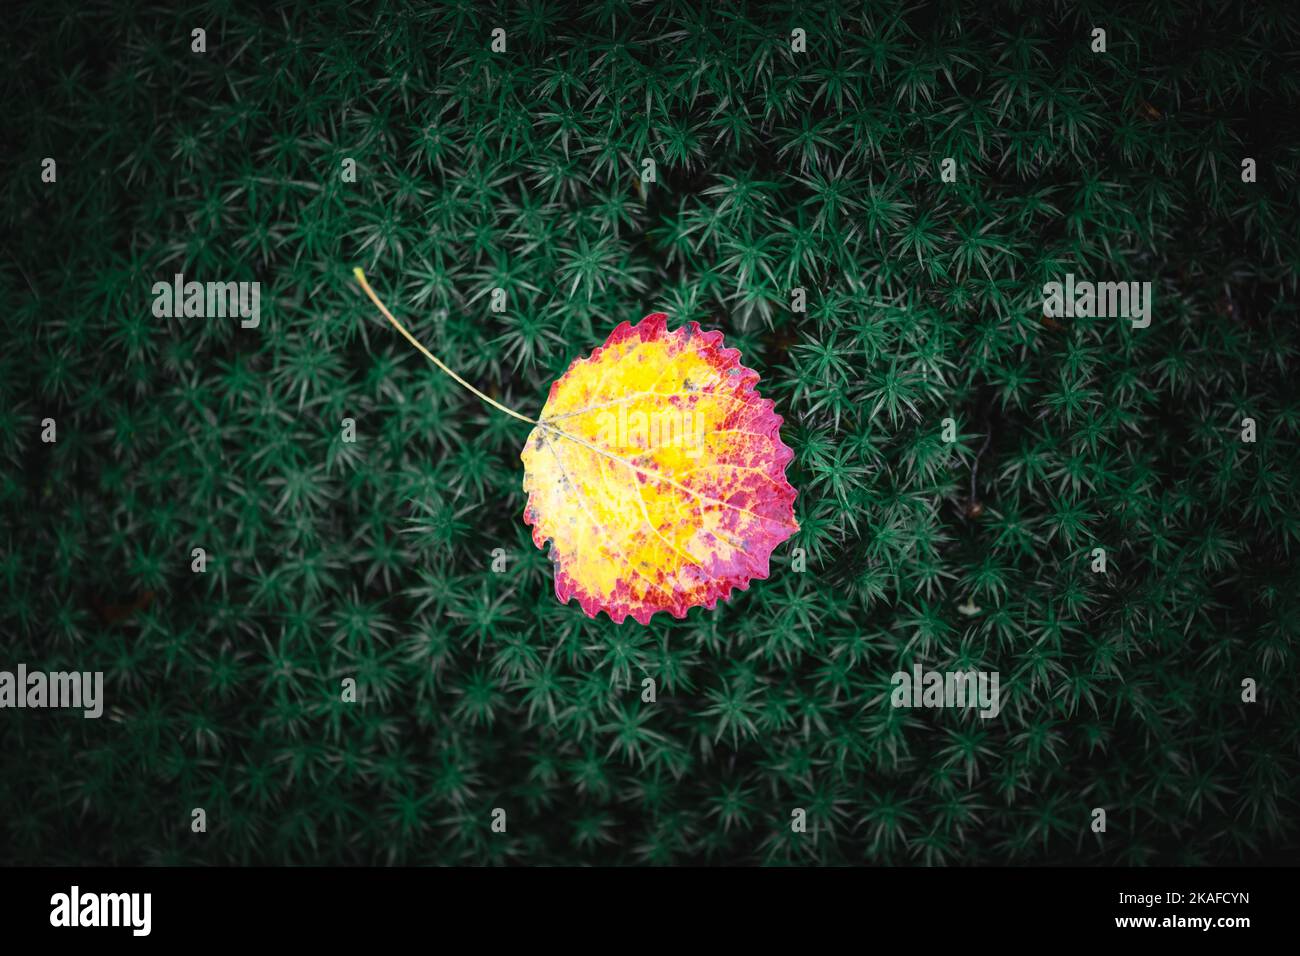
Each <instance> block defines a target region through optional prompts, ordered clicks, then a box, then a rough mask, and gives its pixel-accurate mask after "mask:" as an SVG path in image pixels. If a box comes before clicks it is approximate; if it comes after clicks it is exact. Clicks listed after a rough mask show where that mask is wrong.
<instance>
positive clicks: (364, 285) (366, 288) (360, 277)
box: [352, 268, 538, 425]
mask: <svg viewBox="0 0 1300 956" xmlns="http://www.w3.org/2000/svg"><path fill="white" fill-rule="evenodd" d="M352 274H353V275H354V276H356V277H357V282H359V283H360V284H361V289H362V291H363V292H365V294H366V295H368V296H370V301H371V302H373V303H374V304H375V306H376V307H377V308H378V309H379V311H380V312H382V313H383V314H384V318H386V319H387V320H388V321H389V322H391V323H392V324H393V328H395V329H397V331H399V332H401V333H402V335H403V336H405V337H406V341H408V342H410V343H411V344H412V345H414V346H415V347H416V348H417V349H419V350H420V352H421V353H422V354H423V355H424V357H425V358H427V359H428V360H429V361H430V362H432V363H433V364H434V365H436V366H438V368H440V369H442V370H443V371H444V372H446V373H447V374H448V375H450V376H451V377H452V378H454V379H455V380H456V381H457V382H459V383H460V384H461V385H462V386H464V387H465V388H467V389H469V390H470V391H471V392H473V393H474V394H475V395H477V396H478V397H479V398H481V399H483V401H485V402H487V403H488V404H489V405H491V406H492V407H493V408H496V409H500V410H501V411H503V412H505V413H506V414H507V415H510V416H512V417H514V418H517V419H519V420H520V421H521V422H528V424H530V425H536V424H538V422H537V420H536V419H534V418H529V417H528V416H527V415H520V414H519V413H518V412H517V411H515V410H514V409H513V408H506V407H505V406H504V405H502V404H501V403H500V402H498V401H497V400H496V399H494V398H491V397H489V396H487V395H484V394H483V393H482V392H480V391H479V390H478V389H477V388H475V387H474V386H473V385H471V384H470V383H469V382H467V381H465V380H464V379H463V378H461V377H460V376H459V375H457V374H456V373H455V372H453V371H452V370H451V369H449V368H448V367H447V366H446V365H445V364H443V362H442V361H441V360H440V359H439V358H438V357H437V356H436V355H434V354H433V353H432V352H430V351H429V350H428V349H426V348H425V347H424V346H423V345H421V344H420V340H419V339H417V338H416V337H415V336H414V335H412V334H411V333H410V332H408V331H406V326H404V325H402V323H401V322H398V321H397V319H395V318H393V313H391V312H389V311H388V307H387V306H385V305H384V303H383V302H381V301H380V300H379V296H377V295H375V290H374V289H372V288H370V283H369V282H367V281H366V274H365V273H364V272H362V271H361V270H360V269H359V268H357V269H353V270H352Z"/></svg>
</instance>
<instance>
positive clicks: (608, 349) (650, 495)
mask: <svg viewBox="0 0 1300 956" xmlns="http://www.w3.org/2000/svg"><path fill="white" fill-rule="evenodd" d="M356 274H357V279H358V281H359V282H360V283H361V285H362V288H363V289H364V290H365V291H366V293H367V294H368V295H369V296H370V297H371V299H372V300H373V301H374V302H375V304H376V305H377V306H378V307H379V309H380V311H381V312H382V313H383V314H384V316H385V317H386V318H387V319H388V320H389V321H390V322H391V323H392V324H393V325H394V326H395V327H396V328H397V329H398V331H399V332H401V333H402V334H403V335H404V336H405V337H406V338H407V339H408V340H409V341H410V342H411V343H412V344H413V345H415V347H416V348H418V349H419V350H420V351H421V352H422V353H423V354H424V355H425V356H426V357H427V358H429V359H430V360H431V361H432V362H434V364H436V365H437V366H438V367H439V368H441V369H442V370H443V371H445V372H446V373H447V374H449V375H451V376H452V377H453V378H455V379H456V380H457V381H458V382H460V383H461V384H462V385H463V386H465V387H466V388H468V389H469V390H470V391H472V392H474V394H476V395H478V396H479V397H480V398H482V399H483V400H484V401H486V402H488V403H490V404H491V405H493V406H494V407H496V408H498V409H500V410H501V411H504V412H506V413H507V414H510V415H512V416H514V417H515V418H518V419H521V420H523V421H527V422H530V423H531V424H533V425H534V426H535V427H534V428H533V430H532V433H531V434H530V435H529V436H528V440H527V441H526V442H525V444H524V449H523V452H522V453H521V454H520V458H521V459H522V460H523V464H524V482H523V486H524V491H525V492H527V494H528V504H527V506H526V508H525V510H524V521H525V522H526V523H528V524H529V525H531V526H532V529H533V542H534V543H535V544H536V545H537V546H538V547H539V548H542V549H545V548H546V547H547V544H548V542H549V546H550V550H549V552H548V555H549V557H550V559H551V561H552V562H553V563H554V565H555V593H556V595H557V597H559V599H560V601H561V602H564V603H567V602H568V601H569V600H570V599H571V598H575V597H576V598H577V600H578V604H579V605H580V606H581V608H582V609H583V611H584V612H585V613H586V614H587V615H588V616H589V617H595V616H596V615H597V614H598V613H599V612H600V611H605V612H606V613H608V614H609V616H610V618H612V619H613V620H614V621H615V622H621V621H623V620H625V619H626V618H627V617H629V616H630V617H632V618H634V619H635V620H637V621H639V622H640V623H642V624H645V623H647V622H648V621H649V620H650V618H651V617H652V616H653V615H654V614H655V613H656V612H658V611H668V612H669V613H670V614H672V615H673V616H674V617H678V618H681V617H685V616H686V612H687V610H688V609H690V608H692V607H696V606H700V605H703V606H705V607H708V608H713V607H715V606H716V604H717V601H718V599H719V598H724V599H725V598H727V597H729V596H730V594H731V592H732V591H733V590H734V589H737V588H738V589H740V590H745V589H747V588H748V587H749V582H750V580H752V579H754V578H765V577H767V575H768V572H769V560H770V557H771V554H772V551H773V549H774V548H775V547H776V546H777V545H779V544H780V543H781V542H782V541H784V540H786V538H788V537H789V536H790V535H791V534H793V533H794V532H795V531H797V530H798V527H799V526H798V524H797V523H796V522H795V520H794V499H795V490H794V488H792V487H791V486H790V483H789V482H788V481H787V480H786V478H785V468H786V465H787V464H789V462H790V460H791V458H792V457H793V452H792V451H791V450H790V449H789V448H788V447H787V446H786V445H785V444H784V443H783V442H782V441H781V435H780V430H781V422H782V419H781V417H780V416H779V415H777V414H776V413H775V412H774V410H773V404H772V402H771V401H770V400H767V399H764V398H762V397H761V396H760V395H759V393H758V391H757V390H756V385H757V383H758V378H759V376H758V373H757V372H755V371H753V370H752V369H748V368H745V367H744V366H743V365H741V364H740V353H739V351H737V350H736V349H728V348H725V347H724V345H723V337H722V333H721V332H705V331H703V330H701V328H700V326H699V325H698V324H696V323H694V322H691V323H688V324H687V325H685V326H682V327H681V328H678V329H676V330H675V331H671V332H670V331H668V327H667V316H666V315H665V314H663V313H662V312H656V313H653V314H651V315H647V316H646V317H645V318H644V319H642V320H641V321H640V322H638V323H637V324H636V325H630V324H628V323H627V322H624V323H623V324H622V325H620V326H618V328H616V329H614V331H613V332H611V333H610V336H609V338H608V339H607V340H606V342H605V344H604V345H603V346H601V347H600V348H597V349H596V350H595V351H594V352H592V354H591V355H590V356H589V357H587V358H580V359H577V360H575V361H574V362H573V363H572V364H571V365H570V366H569V368H568V370H567V371H565V373H564V374H563V375H562V376H560V378H558V379H557V380H556V381H555V383H554V384H552V386H551V391H550V395H549V396H548V398H547V401H546V406H545V407H544V408H543V409H542V413H541V416H540V417H539V418H537V419H530V418H528V417H527V416H524V415H521V414H519V413H518V412H515V411H513V410H512V409H508V408H506V407H505V406H503V405H501V404H500V403H498V402H496V401H495V400H494V399H492V398H490V397H488V396H486V395H484V394H483V393H482V392H480V391H479V390H478V389H476V388H474V387H473V386H472V385H470V384H469V383H468V382H465V381H464V380H463V379H461V378H460V376H458V375H456V374H455V373H454V372H452V371H451V369H449V368H447V367H446V366H445V365H444V364H443V363H442V362H440V361H439V360H438V359H437V358H435V357H434V356H433V355H432V354H430V353H429V351H428V350H427V349H426V348H424V346H423V345H421V344H420V343H419V342H418V341H417V340H416V339H415V338H414V337H413V336H412V335H411V334H410V333H409V332H407V331H406V329H405V328H404V327H403V326H402V325H401V323H400V322H398V321H397V320H396V319H395V318H393V316H392V314H391V313H389V312H388V310H387V309H386V308H385V307H384V305H383V303H382V302H380V301H379V299H378V297H376V296H375V294H374V292H373V291H372V290H371V289H370V287H369V285H368V284H367V283H366V280H365V276H364V275H363V274H362V273H361V270H359V269H358V270H356Z"/></svg>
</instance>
